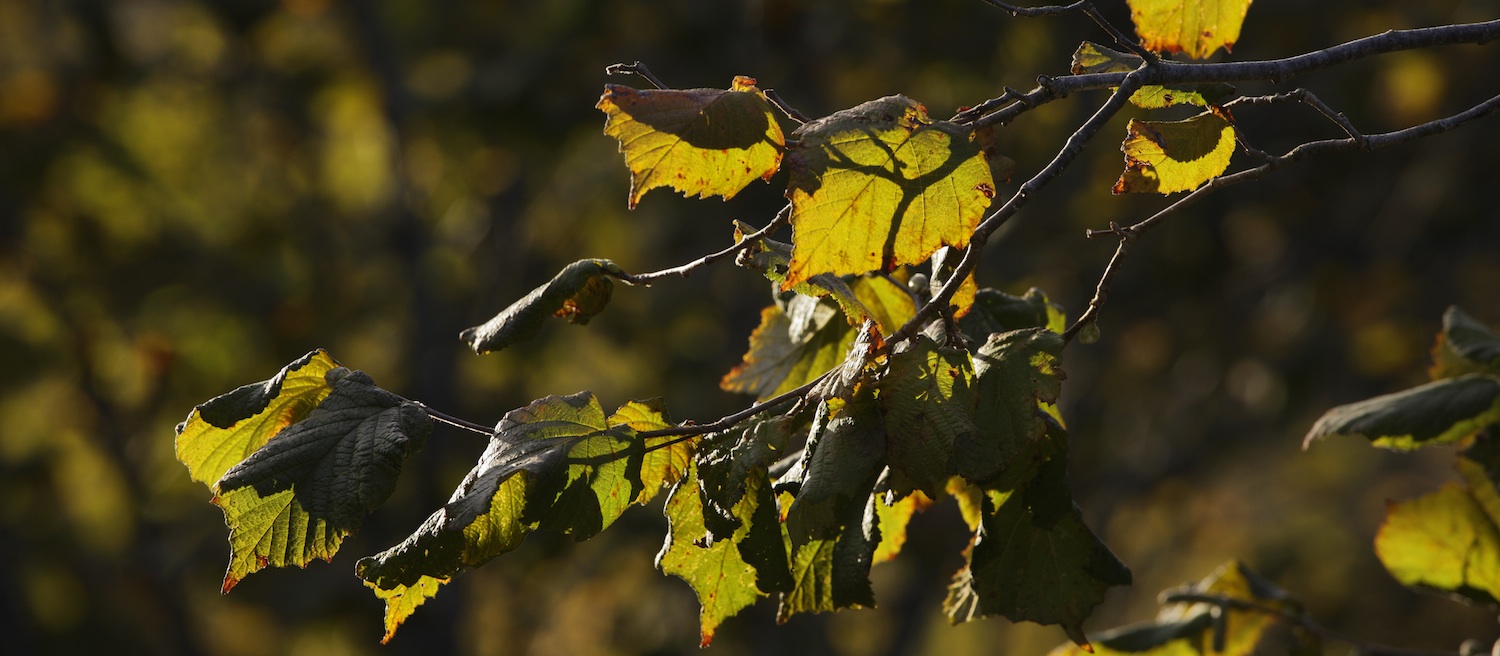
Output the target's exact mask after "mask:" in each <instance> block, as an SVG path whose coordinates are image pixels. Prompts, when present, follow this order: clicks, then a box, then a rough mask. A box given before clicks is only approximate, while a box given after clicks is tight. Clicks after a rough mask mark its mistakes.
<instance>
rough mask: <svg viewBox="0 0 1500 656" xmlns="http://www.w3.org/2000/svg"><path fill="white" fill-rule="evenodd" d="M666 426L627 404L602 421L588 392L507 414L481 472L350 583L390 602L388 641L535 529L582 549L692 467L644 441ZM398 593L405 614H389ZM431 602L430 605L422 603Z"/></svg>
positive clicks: (687, 453)
mask: <svg viewBox="0 0 1500 656" xmlns="http://www.w3.org/2000/svg"><path fill="white" fill-rule="evenodd" d="M668 425H670V422H668V421H667V420H666V418H665V416H664V413H663V412H662V410H661V408H660V406H659V404H658V403H657V402H654V401H651V402H639V401H631V402H630V403H627V404H626V405H625V406H623V407H621V408H620V410H619V411H617V412H616V413H615V414H614V415H613V416H611V417H608V418H606V417H605V415H604V410H603V408H601V407H600V405H599V401H598V399H596V398H594V396H593V395H592V394H589V393H588V392H579V393H577V394H573V395H570V396H548V397H545V398H542V399H538V400H536V401H533V402H532V403H530V404H529V405H527V406H525V407H522V408H518V409H516V410H512V411H510V412H508V413H506V415H505V417H504V418H502V419H501V420H500V423H499V424H498V425H497V426H496V427H495V433H494V435H493V436H492V437H491V438H490V443H489V446H488V447H487V448H486V449H485V452H484V454H483V455H481V456H480V458H479V463H478V464H477V465H475V467H474V469H472V470H470V471H469V474H468V475H467V476H465V477H464V480H463V482H462V483H460V484H459V486H458V488H457V489H456V490H454V492H453V496H452V497H451V498H450V499H449V500H448V503H447V505H445V506H444V507H443V508H442V509H441V510H438V511H437V512H436V513H433V515H432V516H431V517H428V519H427V521H426V522H425V523H424V524H423V525H422V526H421V527H420V528H418V529H417V531H416V532H415V533H413V534H412V535H411V536H410V537H408V538H407V539H406V540H405V541H404V542H402V543H401V544H399V545H396V546H395V547H392V548H390V549H387V550H386V551H384V552H382V553H380V554H378V555H375V556H371V557H369V558H364V559H362V560H360V561H359V563H358V565H357V566H356V573H358V574H359V576H360V578H362V579H364V580H365V581H366V582H367V583H368V584H369V585H370V587H372V588H374V589H375V590H376V593H377V595H378V596H381V597H382V598H387V600H388V605H387V608H386V613H387V619H386V629H387V637H389V634H390V633H391V632H394V631H395V627H396V626H398V625H399V624H400V623H401V621H402V620H404V619H405V617H406V615H409V614H410V613H411V611H412V610H414V609H415V607H416V605H417V604H419V603H420V601H421V599H425V598H426V597H425V596H420V595H419V596H418V597H411V596H410V595H408V594H407V592H408V591H410V590H412V589H433V588H432V585H433V584H432V583H431V582H430V581H428V580H427V579H437V580H441V581H445V580H447V579H449V578H452V577H453V576H455V575H456V574H458V573H459V572H461V571H463V570H464V569H465V568H469V567H478V566H479V565H482V564H484V563H485V562H487V561H488V560H490V559H491V558H494V557H495V556H498V555H500V554H502V553H504V552H506V551H510V550H511V549H514V548H515V547H516V546H518V545H519V544H520V543H521V540H522V538H524V537H525V536H526V535H527V534H528V533H530V532H531V531H532V530H533V529H535V528H538V527H541V528H550V529H554V530H558V531H561V532H564V533H569V534H572V535H573V536H574V537H576V538H577V539H580V540H581V539H584V538H587V537H590V536H593V535H595V534H597V533H598V532H599V531H602V530H604V529H605V528H606V527H608V526H609V525H610V524H611V523H613V522H614V520H615V519H617V518H619V516H620V514H621V513H623V512H624V510H625V508H626V507H628V506H629V505H631V504H632V503H640V504H644V503H647V502H649V501H650V500H651V499H652V498H654V497H655V495H656V493H657V492H658V491H659V490H660V489H661V487H662V486H664V485H672V484H675V483H676V482H677V481H678V480H679V479H680V477H681V476H682V475H683V474H684V473H685V471H686V469H687V468H688V467H689V463H690V461H691V458H692V450H693V447H694V444H695V443H696V440H697V438H696V437H693V436H687V437H682V436H672V437H656V438H650V439H642V438H639V437H637V435H636V433H637V429H638V428H646V429H658V428H664V427H666V426H668ZM397 593H399V594H400V595H403V596H401V597H399V599H400V602H401V605H400V606H392V605H390V604H389V602H390V600H391V599H392V598H396V595H397ZM427 596H430V595H427Z"/></svg>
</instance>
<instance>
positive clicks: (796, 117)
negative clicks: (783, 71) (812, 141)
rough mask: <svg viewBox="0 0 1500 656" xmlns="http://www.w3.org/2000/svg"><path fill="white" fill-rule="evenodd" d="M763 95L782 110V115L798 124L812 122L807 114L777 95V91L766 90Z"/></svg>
mask: <svg viewBox="0 0 1500 656" xmlns="http://www.w3.org/2000/svg"><path fill="white" fill-rule="evenodd" d="M761 93H764V94H766V98H767V99H768V100H770V101H771V102H772V103H773V104H775V105H776V108H777V109H780V110H781V113H783V114H786V117H787V118H789V119H792V120H793V121H796V122H798V123H806V122H808V121H811V120H812V119H810V118H808V117H807V115H806V114H803V113H802V112H799V111H797V108H796V107H793V106H791V105H789V104H787V102H786V101H785V100H782V99H781V95H780V94H778V93H776V90H775V89H766V90H765V91H762V92H761Z"/></svg>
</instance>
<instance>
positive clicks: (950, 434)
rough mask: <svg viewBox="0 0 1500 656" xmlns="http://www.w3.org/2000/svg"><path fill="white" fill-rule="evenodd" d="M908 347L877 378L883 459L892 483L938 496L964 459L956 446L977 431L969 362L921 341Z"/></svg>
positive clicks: (960, 354)
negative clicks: (883, 433)
mask: <svg viewBox="0 0 1500 656" xmlns="http://www.w3.org/2000/svg"><path fill="white" fill-rule="evenodd" d="M908 344H910V348H907V349H906V350H904V351H901V352H899V353H896V354H894V355H892V356H891V366H890V370H889V371H888V372H887V373H886V375H885V376H884V377H882V378H881V379H880V406H881V410H882V411H883V412H884V414H885V423H886V431H887V434H888V437H887V441H886V460H887V461H888V462H889V464H890V467H891V470H892V472H893V474H895V478H896V480H897V481H899V482H909V483H910V484H911V485H913V486H915V487H916V488H917V489H919V490H922V491H923V492H925V493H927V494H928V495H929V496H937V495H938V494H941V493H942V491H943V490H944V488H946V487H947V485H948V479H949V478H950V477H951V476H953V475H954V474H956V473H958V471H959V469H961V468H963V467H964V466H963V465H962V464H961V461H962V460H964V459H967V458H968V457H969V453H968V452H967V451H966V450H965V449H962V448H959V447H957V446H956V444H957V443H962V442H974V441H975V440H976V438H975V434H976V433H977V432H978V430H979V429H978V428H977V427H976V426H975V425H974V403H975V398H976V397H975V391H974V363H973V362H972V361H971V360H970V358H969V352H968V351H965V350H963V349H953V348H942V347H940V346H938V344H937V343H936V342H934V341H932V340H931V339H929V338H927V337H926V336H922V335H919V336H918V337H917V338H916V339H914V340H912V341H910V342H908ZM901 487H903V486H899V485H898V489H900V488H901Z"/></svg>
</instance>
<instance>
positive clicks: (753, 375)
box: [719, 305, 855, 400]
mask: <svg viewBox="0 0 1500 656" xmlns="http://www.w3.org/2000/svg"><path fill="white" fill-rule="evenodd" d="M792 329H793V324H792V319H791V318H790V317H788V316H787V315H786V313H785V312H782V310H781V308H780V307H777V306H775V305H771V306H769V307H767V308H766V309H764V310H761V313H760V325H759V326H757V327H756V328H755V331H754V332H752V333H750V350H749V351H747V352H746V353H745V357H744V360H743V361H742V362H740V364H739V365H737V366H736V367H735V368H734V369H732V370H730V372H729V373H727V374H725V375H724V378H723V380H721V381H719V387H720V388H721V389H723V390H724V391H726V392H742V393H745V394H754V395H756V397H758V398H759V399H760V400H765V399H769V398H771V397H773V396H777V395H779V394H782V393H784V392H789V391H791V390H794V389H797V388H798V387H801V386H802V385H804V384H806V383H807V382H808V381H811V380H813V379H814V378H817V377H818V376H821V375H823V372H825V371H828V370H829V369H832V368H834V367H836V366H838V365H839V363H841V362H843V361H844V356H845V355H846V354H847V353H848V352H849V347H850V345H852V344H853V343H854V337H855V331H854V329H853V328H852V327H850V326H849V325H848V324H847V323H845V322H843V321H825V322H824V323H823V325H821V326H819V327H817V328H816V329H815V330H812V331H810V332H809V331H799V332H802V333H803V334H801V335H798V336H797V338H794V337H793V336H792V334H791V333H792Z"/></svg>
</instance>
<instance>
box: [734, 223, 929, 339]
mask: <svg viewBox="0 0 1500 656" xmlns="http://www.w3.org/2000/svg"><path fill="white" fill-rule="evenodd" d="M757 242H758V243H757V244H755V245H752V246H750V247H748V248H746V249H745V250H744V251H742V252H741V256H740V257H739V258H738V259H737V260H736V262H737V263H739V264H740V266H744V267H746V268H749V269H753V270H756V271H760V272H762V273H764V274H765V276H766V277H767V278H769V279H770V280H771V281H772V282H776V283H781V282H784V281H785V280H786V274H787V271H788V268H789V266H790V264H791V254H792V247H791V245H790V244H784V243H781V242H779V241H775V240H772V239H764V238H762V239H759V240H757ZM790 291H794V292H797V293H798V294H802V295H805V296H810V297H819V298H821V297H829V298H832V299H833V301H834V302H835V303H837V304H838V307H839V309H840V310H843V312H844V316H845V317H846V318H847V319H848V320H849V323H850V324H851V325H855V326H857V325H859V324H861V323H863V322H864V321H865V320H867V319H873V320H875V322H876V323H877V324H878V325H879V326H880V329H881V332H882V333H887V334H888V333H893V332H896V329H898V328H900V327H901V324H903V323H905V322H906V320H907V319H910V318H911V317H912V316H914V315H915V314H916V313H917V305H916V301H915V300H914V299H913V298H912V295H911V293H910V292H908V291H907V290H906V288H905V287H903V286H902V285H901V284H899V283H896V282H894V281H892V280H890V279H889V278H887V277H884V276H878V275H871V276H859V277H855V278H854V279H853V280H851V281H849V282H845V281H844V279H843V278H841V277H839V276H835V275H833V274H829V273H821V274H818V275H815V276H813V277H811V278H808V279H807V280H805V281H803V282H801V283H798V284H797V285H795V286H794V287H792V288H791V290H790Z"/></svg>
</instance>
